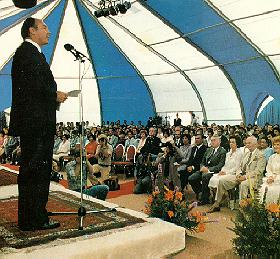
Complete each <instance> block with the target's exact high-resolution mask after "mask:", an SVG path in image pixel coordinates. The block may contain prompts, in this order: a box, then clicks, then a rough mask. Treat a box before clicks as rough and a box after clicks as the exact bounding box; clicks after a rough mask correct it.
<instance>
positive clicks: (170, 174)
mask: <svg viewBox="0 0 280 259" xmlns="http://www.w3.org/2000/svg"><path fill="white" fill-rule="evenodd" d="M181 161H182V154H181V151H180V149H179V148H177V147H176V146H174V144H173V145H172V144H171V143H170V142H167V143H166V147H165V149H164V153H161V154H159V156H158V158H157V160H156V162H157V164H161V165H162V174H158V176H157V181H156V186H159V187H161V186H163V184H165V185H167V187H168V188H169V189H171V190H173V189H178V190H180V189H181V182H180V178H179V175H178V172H177V168H178V166H179V165H180V164H179V163H180V162H181Z"/></svg>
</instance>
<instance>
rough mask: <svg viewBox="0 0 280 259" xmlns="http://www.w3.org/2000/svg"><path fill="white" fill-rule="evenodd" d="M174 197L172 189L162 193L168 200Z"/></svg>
mask: <svg viewBox="0 0 280 259" xmlns="http://www.w3.org/2000/svg"><path fill="white" fill-rule="evenodd" d="M173 197H174V194H173V192H172V191H168V192H167V193H165V194H164V198H165V199H166V200H168V201H172V200H173Z"/></svg>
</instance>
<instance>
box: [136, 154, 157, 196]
mask: <svg viewBox="0 0 280 259" xmlns="http://www.w3.org/2000/svg"><path fill="white" fill-rule="evenodd" d="M136 167H137V168H135V170H134V173H135V175H134V179H135V188H134V193H135V194H141V193H150V192H151V190H152V173H153V172H154V166H153V165H152V161H151V158H150V154H145V155H143V156H140V157H139V163H137V165H136Z"/></svg>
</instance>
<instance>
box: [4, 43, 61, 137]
mask: <svg viewBox="0 0 280 259" xmlns="http://www.w3.org/2000/svg"><path fill="white" fill-rule="evenodd" d="M12 81H13V88H12V91H13V93H12V95H13V98H12V108H11V118H10V129H9V134H10V135H12V136H20V135H22V134H26V133H27V132H28V133H29V134H32V135H35V134H44V133H48V134H54V133H55V125H56V105H57V103H56V90H57V86H56V83H55V81H54V77H53V75H52V72H51V70H50V67H49V65H48V64H47V62H46V60H45V57H44V56H43V54H41V53H40V52H39V51H38V49H37V48H36V47H35V46H34V45H33V44H31V43H30V42H23V43H22V44H21V45H20V47H19V48H18V49H17V51H16V53H15V55H14V58H13V65H12Z"/></svg>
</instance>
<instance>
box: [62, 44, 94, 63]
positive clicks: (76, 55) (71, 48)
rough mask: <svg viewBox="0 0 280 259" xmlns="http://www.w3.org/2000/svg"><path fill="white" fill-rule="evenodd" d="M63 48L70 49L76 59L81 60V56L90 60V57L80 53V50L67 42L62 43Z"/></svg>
mask: <svg viewBox="0 0 280 259" xmlns="http://www.w3.org/2000/svg"><path fill="white" fill-rule="evenodd" d="M64 48H65V49H66V50H67V51H70V52H71V53H72V54H73V55H74V56H75V58H76V60H83V58H86V59H88V60H89V61H90V59H89V58H88V57H87V56H86V55H84V54H83V53H81V52H80V51H78V50H76V49H75V48H74V47H73V45H71V44H69V43H67V44H65V45H64Z"/></svg>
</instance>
